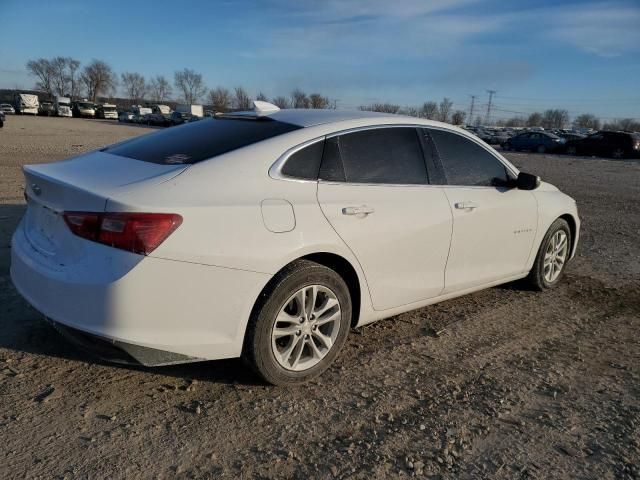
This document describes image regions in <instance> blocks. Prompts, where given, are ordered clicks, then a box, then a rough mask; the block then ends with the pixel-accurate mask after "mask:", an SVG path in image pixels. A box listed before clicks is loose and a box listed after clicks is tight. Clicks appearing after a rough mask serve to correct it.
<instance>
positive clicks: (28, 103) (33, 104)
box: [14, 93, 40, 115]
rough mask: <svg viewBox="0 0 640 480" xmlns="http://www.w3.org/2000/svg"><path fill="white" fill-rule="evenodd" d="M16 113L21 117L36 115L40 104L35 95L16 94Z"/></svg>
mask: <svg viewBox="0 0 640 480" xmlns="http://www.w3.org/2000/svg"><path fill="white" fill-rule="evenodd" d="M14 107H15V109H16V113H19V114H21V115H24V114H31V115H37V114H38V109H39V108H40V102H39V101H38V96H37V95H32V94H30V93H16V96H15V105H14Z"/></svg>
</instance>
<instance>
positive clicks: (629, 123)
mask: <svg viewBox="0 0 640 480" xmlns="http://www.w3.org/2000/svg"><path fill="white" fill-rule="evenodd" d="M603 129H604V130H625V131H627V132H640V122H639V121H637V120H634V119H633V118H620V119H616V120H614V121H613V122H608V123H605V124H604V126H603Z"/></svg>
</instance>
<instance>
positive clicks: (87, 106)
mask: <svg viewBox="0 0 640 480" xmlns="http://www.w3.org/2000/svg"><path fill="white" fill-rule="evenodd" d="M71 112H72V113H73V116H74V117H78V118H95V116H96V106H95V104H94V103H93V102H88V101H86V100H83V101H81V102H74V103H73V104H72V106H71Z"/></svg>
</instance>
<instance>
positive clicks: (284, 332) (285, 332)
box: [273, 325, 300, 338]
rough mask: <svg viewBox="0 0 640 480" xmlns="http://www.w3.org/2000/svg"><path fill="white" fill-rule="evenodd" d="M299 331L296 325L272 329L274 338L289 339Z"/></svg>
mask: <svg viewBox="0 0 640 480" xmlns="http://www.w3.org/2000/svg"><path fill="white" fill-rule="evenodd" d="M299 330H300V329H299V327H298V326H297V325H291V326H289V327H284V328H283V327H275V328H274V329H273V337H274V338H282V337H289V336H291V335H295V334H296V332H298V331H299Z"/></svg>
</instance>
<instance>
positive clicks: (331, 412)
mask: <svg viewBox="0 0 640 480" xmlns="http://www.w3.org/2000/svg"><path fill="white" fill-rule="evenodd" d="M146 131H148V130H147V129H146V128H143V127H135V126H122V125H117V124H116V123H114V122H108V121H104V122H101V121H91V120H79V119H58V118H31V117H13V116H12V117H9V118H8V121H7V123H6V124H5V128H4V129H1V130H0V438H1V439H2V451H3V455H2V456H3V461H2V464H1V466H0V472H1V473H0V476H1V477H2V478H6V479H9V478H127V479H130V478H230V479H231V478H233V479H236V478H261V479H270V478H273V479H275V478H278V479H282V478H318V479H325V478H326V479H332V478H361V479H371V478H397V477H410V476H414V477H417V478H451V479H454V478H499V479H518V478H538V479H549V478H584V479H587V478H588V479H613V478H625V479H626V478H629V479H637V478H640V470H639V465H640V401H639V400H640V337H639V336H638V331H639V327H640V241H639V240H638V239H639V234H640V202H639V201H638V198H639V196H638V193H639V192H640V163H638V162H633V161H612V160H603V159H588V158H577V157H562V156H554V155H529V154H511V153H509V154H508V155H507V156H508V157H509V158H510V159H511V160H512V161H513V162H514V163H515V164H516V165H518V166H519V167H521V168H522V169H523V170H526V171H529V172H533V173H537V174H539V175H541V176H542V177H543V178H544V179H545V180H548V181H550V182H551V183H554V184H555V185H557V186H559V187H560V188H562V189H563V190H564V191H565V192H567V193H568V194H570V195H572V196H573V197H574V198H576V199H577V201H578V205H579V208H580V214H581V217H582V220H583V230H582V243H581V245H580V248H579V253H578V256H577V258H576V260H575V261H574V262H573V263H571V264H570V266H569V268H568V272H567V275H566V277H565V281H564V283H563V284H562V285H561V286H560V287H559V288H557V289H555V290H553V291H550V292H545V293H536V292H532V291H528V290H527V289H525V288H523V287H522V286H520V285H507V286H503V287H498V288H492V289H489V290H485V291H483V292H479V293H476V294H473V295H470V296H466V297H463V298H459V299H455V300H450V301H447V302H444V303H441V304H438V305H434V306H431V307H428V308H424V309H421V310H418V311H414V312H411V313H407V314H404V315H400V316H397V317H394V318H392V319H388V320H385V321H382V322H378V323H376V324H374V325H371V326H368V327H365V328H362V329H358V330H354V331H352V332H351V335H350V338H349V340H348V342H347V345H346V346H345V349H344V351H343V352H342V354H341V356H340V357H339V359H338V361H337V363H336V364H335V366H334V367H333V368H331V369H330V370H329V371H328V372H326V373H325V374H324V375H323V376H322V377H321V378H320V379H319V380H318V381H316V382H314V383H311V384H309V385H305V386H302V387H298V388H291V389H285V388H274V387H269V386H265V385H263V384H261V383H260V382H259V381H258V379H257V378H256V377H255V376H253V375H252V374H251V373H250V372H248V371H247V370H246V369H245V368H244V367H243V366H242V364H241V362H240V361H237V360H231V361H218V362H205V363H200V364H192V365H186V366H180V367H170V368H157V369H145V368H124V367H118V366H113V365H108V364H105V363H102V362H100V361H96V360H94V359H93V358H91V357H89V356H87V355H86V354H84V353H81V352H79V351H77V350H76V349H75V348H74V347H73V346H71V345H70V344H68V343H67V342H66V341H65V340H63V339H62V338H60V337H59V336H58V335H57V333H56V332H55V331H54V330H53V329H52V328H51V327H50V326H49V325H47V324H46V323H44V322H43V321H42V320H41V317H40V315H39V314H38V313H37V312H35V311H34V310H32V309H31V308H30V307H29V306H28V305H27V304H26V303H25V302H24V301H23V300H22V299H21V298H20V297H19V296H18V294H17V293H16V291H15V290H14V288H13V286H12V285H11V281H10V279H9V272H8V270H9V256H10V247H9V242H10V235H11V233H12V232H13V230H14V229H15V226H16V224H17V222H18V220H19V218H20V217H21V215H22V214H23V212H24V201H23V198H22V185H23V180H22V177H21V172H20V166H21V165H23V164H25V163H29V162H41V161H51V160H56V159H62V158H65V157H68V156H70V155H73V154H76V153H80V152H82V151H85V150H89V149H92V148H95V147H98V146H101V145H104V144H108V143H111V142H114V141H117V140H120V139H123V138H126V137H130V136H133V135H137V134H140V133H144V132H146Z"/></svg>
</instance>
